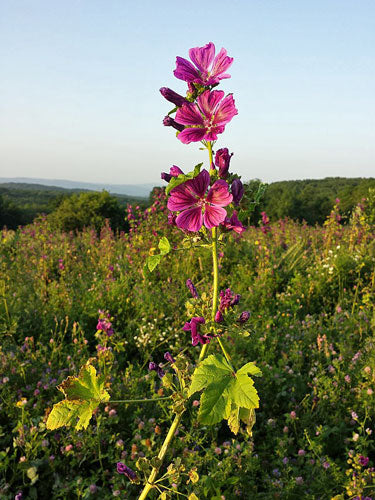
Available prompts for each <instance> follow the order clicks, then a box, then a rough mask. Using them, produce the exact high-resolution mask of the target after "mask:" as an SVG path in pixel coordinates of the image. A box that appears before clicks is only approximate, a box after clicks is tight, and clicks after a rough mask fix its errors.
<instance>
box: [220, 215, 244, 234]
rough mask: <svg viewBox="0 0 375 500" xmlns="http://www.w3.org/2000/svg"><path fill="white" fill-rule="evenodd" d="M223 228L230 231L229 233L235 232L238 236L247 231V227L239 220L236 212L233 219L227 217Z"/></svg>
mask: <svg viewBox="0 0 375 500" xmlns="http://www.w3.org/2000/svg"><path fill="white" fill-rule="evenodd" d="M222 226H224V227H225V229H228V230H229V231H230V230H233V231H234V232H236V233H237V234H242V233H243V232H244V231H245V229H246V227H245V226H244V225H243V224H242V222H241V221H240V220H239V219H238V217H237V211H236V210H234V211H233V214H232V216H231V218H229V217H225V219H224V222H223V223H222Z"/></svg>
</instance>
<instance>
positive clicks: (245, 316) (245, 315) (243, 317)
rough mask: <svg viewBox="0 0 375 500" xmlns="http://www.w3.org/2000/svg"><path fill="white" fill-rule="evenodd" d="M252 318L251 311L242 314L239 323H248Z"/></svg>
mask: <svg viewBox="0 0 375 500" xmlns="http://www.w3.org/2000/svg"><path fill="white" fill-rule="evenodd" d="M249 318H250V313H249V311H243V312H242V313H241V314H240V317H239V318H238V322H239V323H246V321H248V320H249Z"/></svg>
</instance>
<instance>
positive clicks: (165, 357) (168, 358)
mask: <svg viewBox="0 0 375 500" xmlns="http://www.w3.org/2000/svg"><path fill="white" fill-rule="evenodd" d="M164 359H165V360H166V361H168V362H169V363H172V365H173V363H175V362H176V360H175V359H174V358H173V357H172V355H171V353H170V352H166V353H165V354H164Z"/></svg>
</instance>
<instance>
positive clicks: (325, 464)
mask: <svg viewBox="0 0 375 500" xmlns="http://www.w3.org/2000/svg"><path fill="white" fill-rule="evenodd" d="M323 467H324V468H325V469H326V470H327V469H329V468H330V467H331V464H330V463H329V462H327V461H326V462H323Z"/></svg>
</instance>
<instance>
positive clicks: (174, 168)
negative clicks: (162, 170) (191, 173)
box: [169, 165, 183, 177]
mask: <svg viewBox="0 0 375 500" xmlns="http://www.w3.org/2000/svg"><path fill="white" fill-rule="evenodd" d="M169 173H170V174H171V176H172V177H178V176H179V175H180V174H183V171H182V170H181V169H180V167H177V165H173V166H172V167H171V168H170V171H169Z"/></svg>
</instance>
